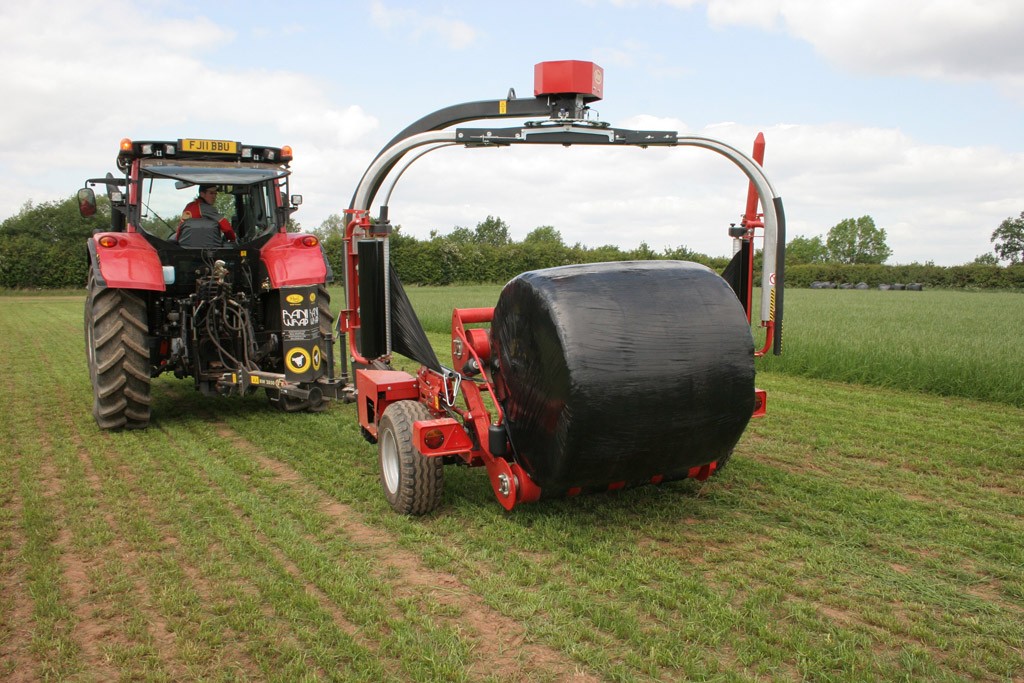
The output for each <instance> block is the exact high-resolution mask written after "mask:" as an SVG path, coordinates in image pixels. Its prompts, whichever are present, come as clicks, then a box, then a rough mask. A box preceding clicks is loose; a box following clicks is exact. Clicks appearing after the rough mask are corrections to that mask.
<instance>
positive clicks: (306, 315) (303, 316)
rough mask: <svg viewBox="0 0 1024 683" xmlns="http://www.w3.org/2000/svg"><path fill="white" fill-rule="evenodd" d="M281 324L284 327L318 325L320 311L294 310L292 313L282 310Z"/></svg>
mask: <svg viewBox="0 0 1024 683" xmlns="http://www.w3.org/2000/svg"><path fill="white" fill-rule="evenodd" d="M292 296H295V295H292ZM281 322H282V323H283V324H284V326H285V327H312V326H315V325H319V324H320V309H319V308H296V309H295V310H294V311H288V310H282V311H281Z"/></svg>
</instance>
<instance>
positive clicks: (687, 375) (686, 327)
mask: <svg viewBox="0 0 1024 683" xmlns="http://www.w3.org/2000/svg"><path fill="white" fill-rule="evenodd" d="M491 339H492V342H491V343H492V357H493V358H495V359H497V362H498V374H499V376H500V380H499V382H500V384H501V385H503V387H504V389H503V390H504V395H503V396H502V397H501V403H502V409H503V410H504V412H505V418H506V426H507V429H508V433H509V438H510V440H511V441H512V445H513V449H514V451H515V458H516V460H517V462H519V464H520V465H521V466H522V467H523V469H524V470H526V472H527V473H528V474H529V475H530V477H531V478H532V479H533V480H534V482H535V483H536V484H537V485H538V486H540V487H541V489H542V495H544V496H545V497H547V496H560V495H565V494H566V493H569V492H570V491H571V490H576V489H579V490H580V491H593V490H605V489H607V488H608V487H609V486H614V487H619V486H622V485H625V486H634V485H639V484H643V483H648V482H650V481H652V479H653V480H654V481H669V480H672V479H679V478H683V477H685V476H687V475H688V473H689V470H690V468H692V467H696V466H700V465H705V464H707V463H710V462H713V461H715V460H718V459H720V458H722V457H724V456H726V455H727V454H728V453H729V452H730V451H731V450H732V449H733V447H734V446H735V445H736V442H737V441H738V440H739V438H740V436H741V435H742V433H743V430H744V428H745V427H746V425H747V422H748V421H749V420H750V415H751V412H752V411H753V407H754V348H753V337H752V335H751V332H750V324H749V323H748V321H747V318H746V314H745V313H744V311H743V307H742V306H741V305H740V303H739V301H738V300H737V298H736V294H735V293H734V292H733V290H732V288H731V287H730V286H729V285H728V284H727V283H726V282H725V280H723V279H722V278H721V277H719V276H718V275H717V274H715V273H714V272H713V271H711V270H710V269H708V268H706V267H704V266H702V265H699V264H696V263H690V262H685V261H634V262H621V263H597V264H586V265H577V266H563V267H559V268H550V269H546V270H537V271H532V272H529V273H523V274H522V275H519V276H518V277H516V278H515V279H513V280H512V281H511V282H509V283H508V284H507V285H505V288H504V289H503V290H502V292H501V296H500V297H499V300H498V305H497V306H496V307H495V311H494V320H493V322H492V328H491Z"/></svg>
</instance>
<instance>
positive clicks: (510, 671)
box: [216, 423, 598, 681]
mask: <svg viewBox="0 0 1024 683" xmlns="http://www.w3.org/2000/svg"><path fill="white" fill-rule="evenodd" d="M216 431H217V434H218V435H219V436H220V437H221V438H222V439H224V440H226V441H228V442H229V443H230V444H231V445H232V446H233V447H234V448H235V449H237V450H240V451H242V452H244V453H246V454H247V456H248V457H251V458H252V459H253V460H254V461H255V462H256V463H257V464H258V465H259V466H260V467H261V468H263V469H264V470H266V471H267V472H269V473H270V474H271V475H272V477H273V478H274V480H275V481H276V482H279V483H281V484H285V485H287V486H289V487H291V488H292V489H294V490H295V491H297V492H300V493H301V494H302V495H304V496H308V497H310V498H311V499H312V500H314V501H316V506H317V508H318V509H319V511H320V512H322V513H323V514H325V515H327V517H328V518H329V519H330V520H331V522H332V524H333V525H334V526H335V528H336V529H337V531H340V532H341V533H342V534H343V535H344V536H345V537H347V538H349V539H351V541H352V542H353V543H355V544H357V545H358V547H359V550H360V551H361V552H364V553H367V554H369V555H371V556H372V558H373V563H374V564H375V565H376V566H377V570H376V573H377V574H378V575H379V576H380V577H382V578H385V579H387V580H388V581H389V583H390V589H391V591H392V592H393V598H394V601H395V602H402V601H408V600H412V601H414V602H418V603H420V604H423V603H424V601H426V602H430V603H436V605H437V606H440V609H437V608H436V607H435V608H434V609H429V608H428V609H429V611H431V612H432V616H433V618H434V619H437V620H440V621H448V622H450V623H449V624H448V626H449V627H451V628H453V629H455V630H456V631H457V632H458V633H459V634H460V635H462V636H464V637H466V638H468V640H469V644H470V648H471V652H472V655H473V656H472V661H471V663H470V665H469V668H468V671H467V673H468V675H469V678H470V680H480V679H484V678H490V679H496V680H572V681H596V680H598V679H597V678H596V677H595V676H593V675H592V674H590V673H588V672H586V671H584V670H583V669H582V667H581V666H579V665H578V664H576V663H574V662H571V661H570V660H569V659H568V658H567V657H566V655H565V654H563V653H562V652H559V651H558V650H555V649H553V648H550V647H548V646H546V645H544V644H542V643H538V642H533V641H532V640H531V638H530V636H529V634H528V633H527V631H526V628H525V627H524V626H523V625H522V624H520V623H519V622H518V621H516V620H515V619H512V618H510V617H508V616H506V615H504V614H502V613H501V612H499V611H498V610H495V609H494V608H492V607H491V606H490V605H488V604H487V603H486V602H485V601H484V599H483V598H481V597H480V596H479V595H477V594H476V593H474V592H473V591H472V589H470V588H469V587H468V586H467V585H466V584H465V583H463V582H462V581H461V580H460V579H459V578H458V577H457V576H456V575H454V574H451V573H448V572H444V571H439V570H435V569H430V568H428V567H427V566H426V565H425V564H424V562H423V560H422V559H421V558H420V557H419V556H417V555H416V554H415V553H413V552H411V551H408V550H406V549H404V548H402V547H401V546H400V545H399V542H398V539H397V538H396V537H394V536H393V535H392V534H390V533H389V532H387V531H385V530H383V529H380V528H378V527H375V526H372V525H370V524H368V523H366V522H365V521H364V520H363V518H362V515H361V514H360V513H358V512H357V511H356V510H355V509H353V508H352V507H351V506H349V505H346V504H345V503H342V502H340V501H337V500H335V499H333V498H331V497H330V496H329V495H327V494H326V493H324V492H323V491H322V490H320V489H319V488H318V487H316V486H315V485H314V484H312V483H311V482H309V481H308V480H306V479H305V478H304V477H303V476H302V475H301V474H300V473H299V472H298V471H296V470H295V469H293V468H292V467H291V466H289V465H288V464H286V463H283V462H281V461H279V460H275V459H273V458H270V457H267V456H265V455H263V454H261V453H260V452H259V448H257V447H256V446H255V445H253V444H252V443H250V442H248V441H247V440H246V439H245V437H243V436H242V435H240V434H238V433H237V432H235V431H234V430H233V429H231V427H230V426H228V425H227V424H224V423H220V424H217V425H216ZM306 584H307V586H309V589H310V590H311V591H313V590H317V589H316V586H315V585H311V582H310V580H309V579H306ZM318 593H319V596H320V597H321V600H322V601H328V602H329V601H330V598H329V597H328V596H327V595H325V594H324V593H323V592H322V591H318ZM398 610H399V607H398V606H397V604H392V605H391V607H390V608H389V612H390V613H391V615H392V616H393V617H397V618H401V614H400V612H399V611H398Z"/></svg>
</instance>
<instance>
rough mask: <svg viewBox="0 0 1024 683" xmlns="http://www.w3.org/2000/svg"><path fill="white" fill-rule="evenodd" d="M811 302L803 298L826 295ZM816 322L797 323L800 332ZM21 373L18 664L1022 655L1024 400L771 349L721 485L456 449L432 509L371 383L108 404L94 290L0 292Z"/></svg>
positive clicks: (789, 663) (1, 357)
mask: <svg viewBox="0 0 1024 683" xmlns="http://www.w3.org/2000/svg"><path fill="white" fill-rule="evenodd" d="M493 291H494V295H493V296H492V295H491V294H490V293H489V291H488V290H486V289H484V288H479V289H478V288H471V289H469V290H468V291H464V290H463V288H453V289H451V290H438V291H432V290H431V291H428V290H419V289H416V288H411V290H410V293H411V295H412V296H413V297H414V300H416V297H418V296H419V295H421V294H429V295H430V296H433V297H435V300H436V304H435V307H436V308H437V309H438V310H442V308H444V307H447V308H448V309H449V310H448V311H447V312H446V313H445V314H444V318H443V319H442V321H443V322H442V324H443V327H442V328H441V329H442V330H444V329H447V325H448V323H447V320H446V319H447V317H448V316H449V315H450V308H451V304H452V302H454V303H456V304H457V305H459V306H477V305H492V304H493V301H494V300H495V299H496V291H497V290H496V289H495V290H493ZM446 293H447V294H448V297H449V298H448V301H449V303H447V304H445V303H444V301H443V300H442V299H443V298H444V295H445V294H446ZM804 294H806V295H807V296H808V298H807V301H810V302H811V304H815V303H817V301H818V300H816V299H811V298H809V297H810V295H811V294H812V293H811V292H805V293H804ZM813 294H814V295H819V294H825V295H826V296H827V295H829V294H835V293H834V292H832V293H830V292H821V293H819V292H814V293H813ZM842 294H844V295H845V294H848V293H846V292H843V293H842ZM849 294H851V295H852V294H854V293H849ZM856 294H864V293H856ZM868 294H870V293H868ZM883 294H889V295H897V296H906V297H907V298H908V299H909V297H910V296H920V295H919V294H915V293H883ZM925 294H928V293H927V292H926V293H925ZM939 294H941V293H939ZM963 296H965V297H971V296H973V295H969V294H965V295H963ZM981 296H982V299H979V300H978V301H982V300H983V299H984V298H985V297H987V296H989V295H981ZM996 296H998V295H996ZM487 297H490V300H486V299H487ZM940 299H941V297H940ZM335 300H336V301H338V300H340V299H335ZM833 300H838V299H833ZM791 301H792V302H793V303H792V305H793V306H794V307H795V308H796V311H792V309H791V312H792V317H791V318H789V319H790V320H798V319H799V316H800V314H799V311H800V310H801V308H803V310H811V309H809V308H808V304H807V302H806V301H802V300H801V297H800V296H799V294H798V295H797V296H794V297H793V298H792V299H791ZM880 301H882V302H883V303H884V302H887V301H888V302H891V301H892V299H884V300H880ZM979 305H983V304H979ZM437 324H438V323H436V322H435V323H431V324H429V325H428V327H431V329H436V327H435V326H436V325H437ZM794 324H795V323H794ZM431 338H432V339H433V340H435V341H436V343H437V345H438V347H439V350H444V347H445V346H446V338H445V336H444V335H443V334H432V335H431ZM798 341H799V340H798V333H797V332H795V331H794V330H793V329H792V328H789V329H787V344H788V345H789V347H788V348H787V353H789V352H792V351H794V348H799V347H798V346H797V344H798ZM1006 353H1007V354H1009V352H1008V351H1007V352H1006ZM1005 357H1006V356H1004V358H1005ZM0 372H2V373H3V376H4V377H5V378H6V383H5V389H6V392H5V406H4V417H3V419H2V420H0V437H2V440H0V471H2V472H4V475H5V476H3V477H0V586H2V594H0V610H2V611H0V614H2V621H0V677H11V676H15V677H23V678H27V679H36V678H47V679H53V680H111V679H118V678H123V679H143V680H194V679H203V680H209V679H214V680H239V679H257V680H282V681H285V680H287V681H291V680H303V679H307V680H313V679H328V680H340V681H350V680H351V681H359V680H365V681H377V680H385V681H438V680H444V681H448V680H452V681H461V680H464V681H505V680H523V681H527V680H528V681H534V680H540V681H544V680H550V681H554V680H564V679H566V678H569V677H570V676H571V675H572V674H573V673H574V672H576V671H580V672H583V673H584V674H588V675H589V676H590V677H591V678H590V680H610V681H649V680H659V681H668V680H691V679H692V680H723V681H744V680H801V679H812V680H835V681H877V680H940V681H941V680H950V681H952V680H993V681H998V680H1015V679H1017V678H1019V677H1020V672H1021V671H1024V545H1022V544H1021V538H1024V419H1022V418H1024V414H1022V412H1021V410H1020V409H1019V408H1017V407H1014V406H1011V405H1006V404H1000V403H994V402H978V401H973V400H968V399H962V398H952V397H942V396H935V395H931V394H928V393H924V392H921V391H915V392H907V391H900V390H896V389H893V388H891V387H864V386H858V385H854V384H844V383H839V382H830V381H822V380H816V379H809V378H805V377H801V376H797V375H790V374H786V373H783V372H774V371H773V372H768V373H764V374H763V375H761V376H760V377H759V378H758V379H759V383H760V384H762V385H763V386H764V388H765V389H767V390H768V392H769V409H768V410H769V415H768V417H767V418H765V419H763V420H758V421H755V422H754V423H752V425H751V427H750V428H749V429H748V431H747V434H746V435H745V436H744V438H743V440H742V441H741V443H740V445H739V447H738V450H737V454H736V457H735V458H734V459H733V460H732V462H731V463H730V465H729V467H728V468H726V469H725V470H724V471H723V472H722V473H721V475H719V476H717V477H715V478H713V479H712V480H710V481H709V482H707V483H705V484H699V483H696V482H680V483H677V484H671V485H665V486H661V487H646V488H641V489H636V490H632V491H625V492H622V493H619V494H617V495H599V496H586V497H581V498H577V499H571V500H553V501H546V502H543V503H540V504H536V505H532V506H522V507H520V508H517V509H516V510H515V511H514V512H513V513H511V514H509V513H506V512H504V511H503V509H502V508H501V507H500V505H498V503H497V502H496V501H495V500H494V496H493V494H492V493H491V490H490V486H489V484H488V481H487V477H486V473H485V472H484V471H483V470H481V469H472V470H470V469H463V468H448V469H447V470H446V493H445V498H444V504H443V506H442V508H441V509H440V510H439V511H438V512H437V513H435V514H433V515H430V516H427V517H425V518H415V519H412V518H406V517H400V516H397V515H395V514H393V513H392V512H391V510H390V508H389V507H388V506H387V504H386V502H385V501H384V498H383V495H382V494H381V492H380V487H379V484H378V482H377V476H378V474H377V466H376V455H375V448H374V447H373V446H370V445H369V444H367V443H366V442H365V441H363V440H362V438H361V437H360V435H359V429H358V425H357V422H356V417H355V408H354V406H352V405H332V406H331V407H330V409H329V410H328V411H326V412H325V413H322V414H317V415H310V414H298V415H286V414H281V413H278V412H275V411H273V410H271V409H269V408H268V407H267V404H266V401H265V400H264V399H263V398H262V397H249V398H246V399H224V398H220V399H218V398H210V397H203V396H200V395H199V394H198V393H196V392H194V391H193V390H192V388H191V383H190V382H189V381H182V380H174V379H172V378H159V379H158V380H156V381H155V384H154V421H153V425H152V427H151V428H150V429H149V430H146V431H144V432H131V433H116V434H110V433H104V432H100V431H98V430H97V429H96V427H95V424H94V423H93V421H92V417H91V415H90V412H89V411H90V405H91V403H90V402H91V391H90V388H89V384H88V373H87V372H86V368H85V364H84V353H83V352H82V342H81V298H77V299H68V300H62V299H38V298H27V297H25V298H19V297H10V298H4V299H3V300H0Z"/></svg>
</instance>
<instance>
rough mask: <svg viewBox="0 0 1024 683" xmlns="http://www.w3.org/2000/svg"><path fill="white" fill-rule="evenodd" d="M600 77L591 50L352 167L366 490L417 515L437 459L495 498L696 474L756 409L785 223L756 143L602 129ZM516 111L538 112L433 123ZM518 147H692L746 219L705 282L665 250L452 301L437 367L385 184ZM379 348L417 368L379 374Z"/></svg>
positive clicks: (437, 489) (348, 245)
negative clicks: (736, 192) (440, 158)
mask: <svg viewBox="0 0 1024 683" xmlns="http://www.w3.org/2000/svg"><path fill="white" fill-rule="evenodd" d="M603 85H604V72H603V70H602V69H601V68H600V67H598V66H597V65H595V64H593V63H591V62H579V61H567V62H544V63H541V64H538V65H537V66H536V68H535V97H534V98H529V99H517V98H515V97H514V96H513V95H514V93H513V92H511V91H510V97H508V98H506V99H503V100H491V101H480V102H470V103H465V104H460V105H454V106H452V107H448V108H445V109H442V110H439V111H438V112H435V113H433V114H430V115H428V116H426V117H423V118H422V119H420V120H419V121H417V122H416V123H414V124H412V125H411V126H409V127H408V128H406V129H405V130H404V131H402V132H401V133H399V134H398V135H397V136H396V137H395V138H394V139H393V140H392V141H391V142H390V143H388V145H386V146H385V147H384V149H383V150H382V151H381V152H380V153H379V154H378V155H377V157H376V159H375V160H374V161H373V162H372V163H371V164H370V166H369V168H368V169H367V170H366V172H365V173H364V175H363V178H362V180H361V182H360V184H359V187H358V189H357V190H356V192H355V195H354V197H353V200H352V203H351V208H350V209H349V211H348V213H349V215H350V221H349V223H348V225H347V228H346V234H345V296H346V300H345V304H344V308H343V310H342V311H341V316H340V318H339V326H340V329H341V332H342V334H343V336H344V337H346V338H347V339H348V346H349V351H350V356H351V361H352V363H353V371H354V375H355V381H354V384H355V389H356V394H357V398H356V401H357V403H358V415H359V422H360V427H361V429H362V431H363V434H364V436H365V437H366V438H367V439H368V440H370V441H371V442H375V443H377V444H378V453H379V458H380V465H381V484H382V486H383V488H384V492H385V495H386V496H387V498H388V501H389V502H390V504H391V505H392V507H394V509H395V510H397V511H399V512H402V513H406V514H424V513H427V512H430V511H432V510H434V509H435V508H436V507H437V506H438V505H439V504H440V501H441V496H442V492H443V466H444V465H445V464H462V465H468V466H471V467H478V466H482V467H485V468H486V469H487V473H488V476H489V479H490V482H491V486H492V488H493V490H494V493H495V496H496V497H497V499H498V501H499V503H501V505H502V506H503V507H504V508H506V509H507V510H511V509H512V508H513V507H515V505H517V504H519V503H527V502H533V501H536V500H539V499H541V498H547V497H562V496H573V495H577V494H581V493H589V492H596V491H608V490H617V489H622V488H626V487H630V486H636V485H641V484H646V483H654V484H657V483H661V482H665V481H671V480H677V479H683V478H694V479H698V480H704V479H707V478H708V477H709V476H711V475H712V474H713V473H714V472H715V471H716V470H717V469H719V468H720V467H721V466H722V465H723V464H724V462H725V461H726V460H727V459H728V458H729V456H730V455H731V453H732V449H733V447H734V446H735V444H736V442H737V441H738V440H739V438H740V436H741V435H742V432H743V430H744V429H745V427H746V425H747V422H748V421H749V419H750V418H751V417H757V416H761V415H764V413H765V406H766V396H765V393H764V392H763V391H761V390H760V389H756V388H755V387H754V367H753V363H754V358H755V357H757V356H761V355H764V354H765V353H767V352H769V351H772V352H773V353H775V354H779V353H780V352H781V342H782V339H781V332H782V308H783V305H782V304H783V297H782V293H783V264H784V249H785V216H784V212H783V205H782V200H781V198H780V197H779V196H778V195H777V193H776V192H775V190H774V188H773V186H772V184H771V182H770V181H769V180H768V178H767V176H766V175H765V174H764V171H763V170H762V168H761V163H762V162H763V158H764V138H763V136H762V135H758V138H757V140H756V141H755V146H754V154H753V157H751V156H747V155H746V154H744V153H743V152H741V151H739V150H738V149H736V148H735V147H733V146H731V145H729V144H727V143H724V142H722V141H719V140H715V139H713V138H708V137H704V136H697V135H679V134H678V133H677V132H675V131H656V130H629V129H624V128H615V127H612V126H610V125H608V124H606V123H603V122H600V121H596V120H594V119H592V118H591V117H590V109H589V106H588V105H589V104H590V103H591V102H594V101H596V100H598V99H601V97H602V96H603ZM532 116H544V117H546V118H543V119H539V120H532V121H527V122H526V123H524V124H522V125H519V126H515V127H511V128H493V127H491V128H466V127H456V128H451V127H452V126H459V124H463V123H466V122H469V121H473V120H480V119H499V118H527V117H532ZM524 144H557V145H563V146H572V145H591V146H593V145H603V146H612V147H617V146H618V147H621V146H634V147H642V148H646V147H651V146H657V147H700V148H704V149H709V150H711V151H713V152H716V153H718V154H720V155H722V156H725V157H726V158H727V159H729V160H730V161H732V162H733V163H734V164H735V165H736V166H738V167H739V168H740V169H741V170H742V171H743V173H744V174H745V175H746V176H747V178H748V179H749V189H748V194H747V204H746V210H745V213H744V214H743V217H742V220H741V222H740V223H739V225H735V224H734V225H732V226H731V227H730V228H729V230H728V234H729V236H730V237H731V238H732V241H733V252H734V256H733V259H732V261H731V262H730V264H729V266H728V267H727V268H726V270H725V271H724V272H723V274H722V275H721V276H719V275H718V274H716V273H714V272H712V271H711V270H710V269H708V268H706V267H704V266H701V265H699V264H695V263H689V262H683V261H649V262H648V261H635V262H625V263H604V264H586V265H576V266H562V267H558V268H550V269H544V270H539V271H532V272H529V273H524V274H522V275H520V276H518V277H516V278H514V279H513V280H512V281H511V282H509V283H508V284H507V285H506V286H505V288H504V289H503V291H502V293H501V295H500V297H499V301H498V303H497V305H496V306H495V307H494V308H469V309H455V310H454V311H453V313H452V365H451V367H448V366H446V365H442V363H441V362H440V361H439V360H438V359H437V357H436V355H435V353H434V351H433V350H432V348H431V347H430V344H429V342H428V340H427V337H426V334H425V332H424V331H423V328H422V326H421V325H420V323H419V320H418V318H417V317H416V314H415V312H414V311H413V309H412V306H411V304H410V303H409V300H408V297H407V296H406V295H405V292H404V289H403V288H402V284H401V281H400V280H399V279H398V276H397V274H396V273H395V272H394V270H393V269H392V268H391V265H390V254H389V242H388V239H389V236H390V232H391V229H390V223H389V219H388V202H389V200H390V195H391V192H392V190H393V189H394V185H395V183H396V182H397V180H398V179H399V178H400V177H401V175H402V173H404V171H405V170H406V169H407V168H408V167H409V165H410V164H412V163H413V162H414V161H415V160H416V159H419V158H420V157H422V156H423V155H424V154H425V153H427V152H430V151H433V150H436V149H439V148H442V147H448V146H454V145H461V146H464V147H466V148H470V149H480V148H490V147H505V146H514V145H524ZM385 188H386V189H385ZM378 196H380V197H381V200H380V202H379V214H378V217H377V218H376V219H371V217H370V207H371V206H372V205H373V204H374V203H375V201H376V200H377V198H378ZM759 204H760V207H761V209H762V210H761V212H758V205H759ZM755 237H757V238H759V239H760V238H762V237H763V244H764V264H763V268H762V272H761V278H760V280H761V301H760V311H761V327H762V328H764V330H765V335H764V344H763V346H762V347H761V348H760V349H759V350H755V348H754V340H753V335H752V333H751V324H750V321H751V312H752V310H753V282H754V272H753V271H754V240H755ZM393 353H399V354H401V355H404V356H406V357H409V358H412V359H413V360H415V361H418V362H419V363H421V367H420V369H419V370H418V371H417V372H416V374H415V375H412V374H410V373H407V372H402V371H396V370H394V369H392V367H391V360H392V354H393ZM347 375H348V368H347V365H346V366H344V367H343V376H344V377H346V378H347Z"/></svg>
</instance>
